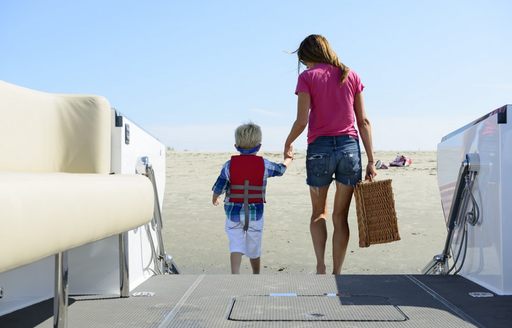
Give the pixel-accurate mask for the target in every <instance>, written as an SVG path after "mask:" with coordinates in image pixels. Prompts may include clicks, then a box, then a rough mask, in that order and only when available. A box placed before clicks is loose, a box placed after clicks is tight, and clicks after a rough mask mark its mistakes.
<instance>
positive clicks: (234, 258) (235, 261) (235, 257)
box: [229, 252, 242, 274]
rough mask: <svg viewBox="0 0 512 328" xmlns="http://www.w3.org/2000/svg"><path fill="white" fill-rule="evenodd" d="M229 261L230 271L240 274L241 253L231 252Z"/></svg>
mask: <svg viewBox="0 0 512 328" xmlns="http://www.w3.org/2000/svg"><path fill="white" fill-rule="evenodd" d="M229 258H230V261H231V273H232V274H240V264H241V263H242V253H238V252H233V253H231V255H230V256H229Z"/></svg>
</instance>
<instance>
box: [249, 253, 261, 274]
mask: <svg viewBox="0 0 512 328" xmlns="http://www.w3.org/2000/svg"><path fill="white" fill-rule="evenodd" d="M250 261H251V268H252V273H254V274H259V273H260V258H259V257H258V258H255V259H250Z"/></svg>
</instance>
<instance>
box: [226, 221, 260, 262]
mask: <svg viewBox="0 0 512 328" xmlns="http://www.w3.org/2000/svg"><path fill="white" fill-rule="evenodd" d="M225 230H226V234H227V235H228V239H229V251H230V252H231V253H235V252H236V253H242V254H245V255H246V256H247V257H249V258H251V259H256V258H258V257H260V256H261V237H262V235H263V218H262V219H261V220H258V221H250V222H249V229H248V230H247V231H244V218H243V217H242V218H241V220H240V222H233V221H231V220H229V219H226V226H225Z"/></svg>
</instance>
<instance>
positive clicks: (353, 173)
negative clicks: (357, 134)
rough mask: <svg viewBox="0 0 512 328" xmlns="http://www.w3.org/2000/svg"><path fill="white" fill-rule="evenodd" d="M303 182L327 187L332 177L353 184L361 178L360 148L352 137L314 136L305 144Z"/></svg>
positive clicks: (346, 183) (343, 182)
mask: <svg viewBox="0 0 512 328" xmlns="http://www.w3.org/2000/svg"><path fill="white" fill-rule="evenodd" d="M306 171H307V179H306V183H307V184H308V185H309V186H311V187H325V186H328V185H329V184H330V183H331V182H332V180H333V176H334V179H335V180H336V181H338V182H340V183H342V184H345V185H350V186H355V185H356V184H357V183H358V182H359V181H361V178H362V169H361V149H360V148H359V141H358V140H357V139H356V138H354V137H352V136H337V137H327V136H322V137H318V138H316V139H315V140H314V141H313V142H312V143H310V144H309V145H308V151H307V156H306Z"/></svg>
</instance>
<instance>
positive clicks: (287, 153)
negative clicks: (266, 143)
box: [283, 144, 293, 159]
mask: <svg viewBox="0 0 512 328" xmlns="http://www.w3.org/2000/svg"><path fill="white" fill-rule="evenodd" d="M283 158H284V159H287V158H291V159H293V145H292V144H290V145H284V151H283Z"/></svg>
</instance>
